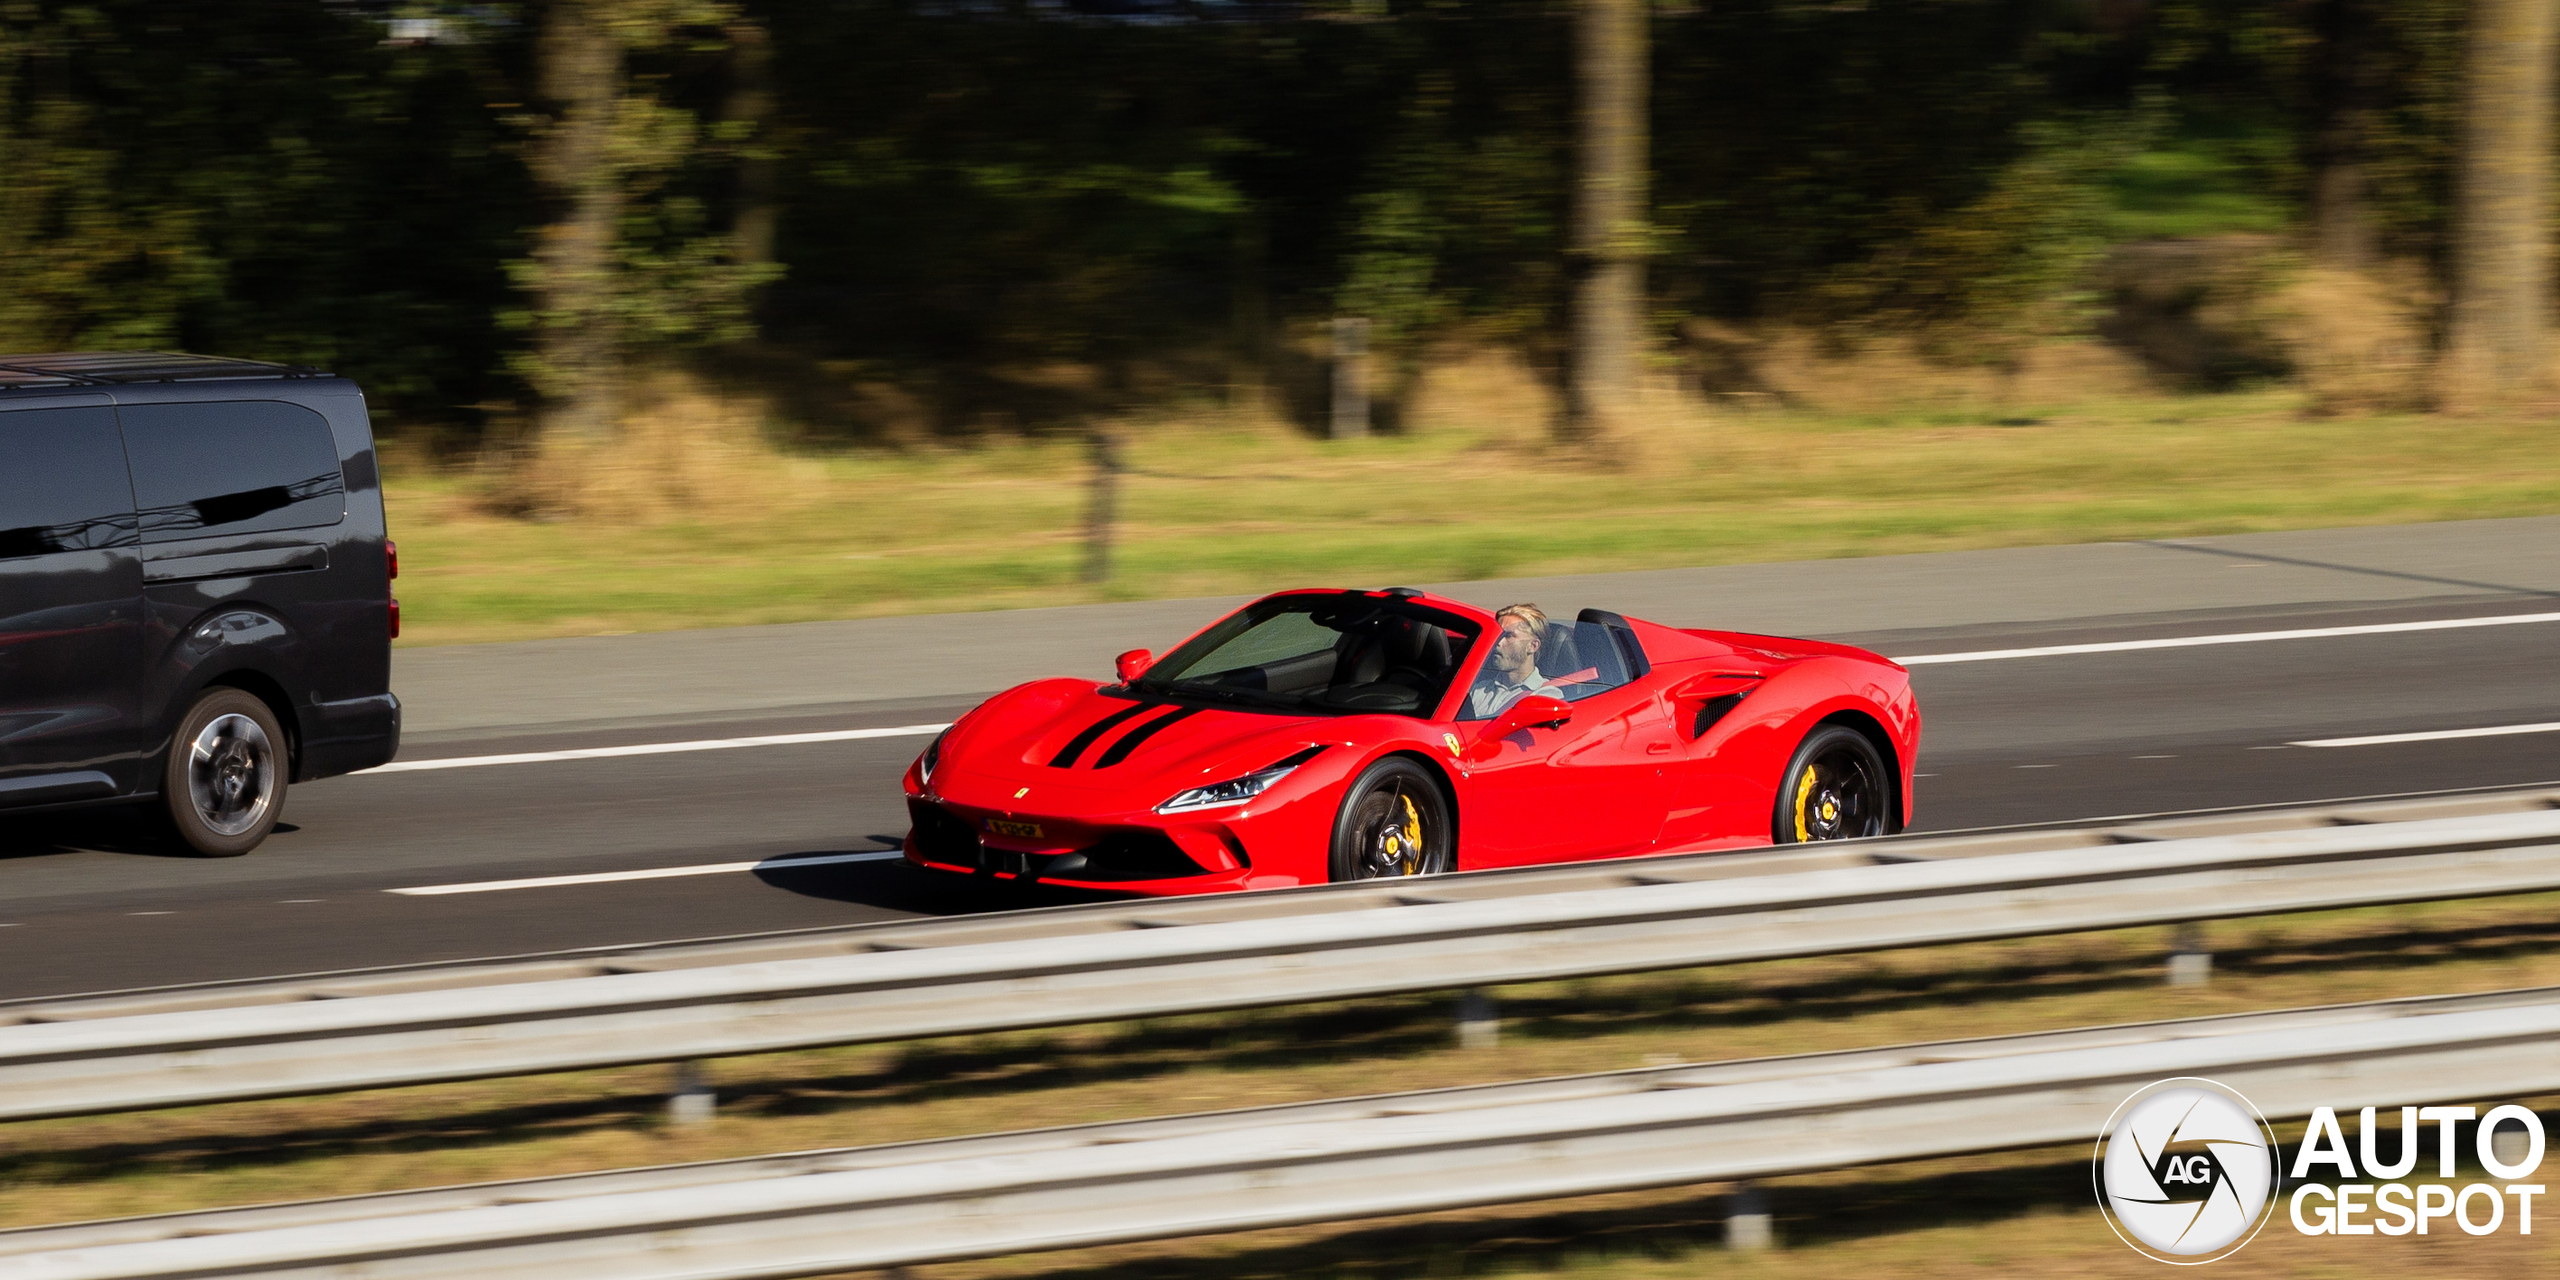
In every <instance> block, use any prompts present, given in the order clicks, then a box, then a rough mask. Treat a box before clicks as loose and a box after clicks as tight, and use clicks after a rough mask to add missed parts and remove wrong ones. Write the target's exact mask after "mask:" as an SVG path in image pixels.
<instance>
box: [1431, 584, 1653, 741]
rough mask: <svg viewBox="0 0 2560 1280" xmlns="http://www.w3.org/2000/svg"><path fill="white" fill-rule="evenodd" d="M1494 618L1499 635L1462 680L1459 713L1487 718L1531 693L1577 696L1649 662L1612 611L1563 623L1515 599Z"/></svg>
mask: <svg viewBox="0 0 2560 1280" xmlns="http://www.w3.org/2000/svg"><path fill="white" fill-rule="evenodd" d="M1494 622H1495V625H1497V626H1499V627H1501V628H1502V634H1501V635H1499V636H1497V637H1495V639H1494V644H1493V647H1492V649H1490V650H1489V651H1487V652H1486V654H1485V658H1484V662H1483V664H1482V665H1480V666H1478V667H1477V668H1476V672H1475V678H1474V679H1472V680H1470V681H1469V682H1468V683H1467V698H1466V702H1465V703H1464V704H1463V705H1461V706H1460V707H1459V708H1458V718H1459V719H1461V720H1490V719H1492V718H1494V717H1495V716H1498V715H1500V714H1502V709H1503V708H1505V707H1508V706H1510V705H1511V704H1512V703H1514V702H1517V701H1519V700H1520V699H1522V698H1525V697H1528V696H1529V695H1530V694H1533V693H1541V694H1545V695H1547V696H1548V697H1551V698H1562V699H1564V700H1565V701H1567V702H1579V701H1581V700H1582V699H1584V698H1588V697H1590V696H1592V695H1593V694H1596V693H1606V692H1608V691H1609V690H1611V689H1615V688H1618V687H1620V686H1622V685H1625V684H1627V683H1629V682H1630V681H1632V680H1633V679H1634V678H1635V677H1637V676H1640V675H1642V674H1644V673H1645V671H1647V670H1649V669H1650V668H1649V667H1647V665H1646V663H1645V658H1644V649H1643V647H1642V646H1640V645H1638V644H1637V643H1636V637H1635V632H1634V631H1633V630H1632V629H1631V628H1629V627H1628V626H1627V625H1626V622H1625V620H1624V619H1621V618H1620V617H1618V615H1616V614H1614V613H1602V612H1600V611H1598V610H1595V609H1585V610H1583V611H1582V612H1581V613H1580V614H1579V615H1578V616H1576V618H1575V619H1574V620H1573V621H1571V622H1566V621H1562V620H1561V619H1558V618H1551V617H1549V616H1547V613H1546V611H1545V610H1543V609H1540V608H1539V607H1538V606H1536V605H1534V604H1522V605H1510V606H1507V607H1505V608H1503V609H1502V610H1501V611H1500V612H1499V613H1497V614H1495V616H1494Z"/></svg>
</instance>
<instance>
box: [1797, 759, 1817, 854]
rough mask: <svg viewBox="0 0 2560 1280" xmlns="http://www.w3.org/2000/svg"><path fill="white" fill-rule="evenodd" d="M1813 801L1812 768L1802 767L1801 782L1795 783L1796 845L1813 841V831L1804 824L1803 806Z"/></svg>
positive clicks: (1809, 766) (1810, 766) (1808, 766)
mask: <svg viewBox="0 0 2560 1280" xmlns="http://www.w3.org/2000/svg"><path fill="white" fill-rule="evenodd" d="M1812 800H1813V766H1812V765H1806V766H1805V767H1804V778H1803V780H1801V781H1799V782H1797V783H1796V843H1797V844H1803V843H1805V842H1807V841H1810V840H1812V839H1813V829H1812V828H1811V827H1809V826H1807V825H1806V824H1805V817H1806V814H1805V806H1806V805H1807V804H1809V803H1810V802H1811V801H1812Z"/></svg>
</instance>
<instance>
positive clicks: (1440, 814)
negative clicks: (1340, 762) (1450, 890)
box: [1330, 756, 1458, 884]
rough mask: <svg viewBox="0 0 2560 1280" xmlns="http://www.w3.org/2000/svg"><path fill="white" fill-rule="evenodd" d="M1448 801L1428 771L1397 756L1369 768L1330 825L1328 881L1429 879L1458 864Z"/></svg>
mask: <svg viewBox="0 0 2560 1280" xmlns="http://www.w3.org/2000/svg"><path fill="white" fill-rule="evenodd" d="M1456 835H1457V832H1456V828H1455V824H1453V823H1452V822H1451V821H1450V818H1449V801H1448V798H1447V797H1446V796H1444V795H1442V794H1441V791H1440V784H1439V782H1438V781H1437V780H1435V779H1434V778H1432V776H1431V771H1430V770H1428V769H1425V768H1423V767H1422V766H1421V765H1418V764H1416V763H1414V762H1413V761H1411V760H1408V759H1405V758H1404V757H1402V756H1389V757H1388V758H1386V759H1384V760H1381V761H1379V762H1377V763H1376V764H1373V765H1371V766H1369V767H1368V769H1366V770H1365V771H1363V772H1362V773H1361V775H1360V776H1359V778H1358V779H1356V780H1355V781H1353V782H1352V784H1351V789H1350V790H1349V791H1347V792H1344V793H1343V797H1342V811H1341V812H1340V813H1339V814H1337V815H1335V817H1334V820H1333V858H1332V863H1331V866H1330V871H1331V874H1332V878H1333V880H1334V882H1335V883H1337V884H1339V883H1341V882H1342V881H1345V880H1376V879H1381V878H1384V877H1388V876H1429V875H1438V874H1440V873H1442V872H1445V871H1448V870H1451V869H1453V868H1455V867H1456V866H1457V864H1458V859H1457V841H1456V838H1455V837H1456Z"/></svg>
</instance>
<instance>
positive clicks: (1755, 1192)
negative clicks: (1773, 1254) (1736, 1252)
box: [1724, 1182, 1777, 1249]
mask: <svg viewBox="0 0 2560 1280" xmlns="http://www.w3.org/2000/svg"><path fill="white" fill-rule="evenodd" d="M1776 1236H1777V1232H1776V1231H1775V1230H1773V1229H1772V1227H1771V1225H1770V1221H1769V1196H1768V1193H1766V1192H1764V1191H1762V1190H1761V1189H1760V1188H1758V1187H1756V1186H1753V1185H1752V1184H1750V1183H1748V1182H1738V1183H1735V1184H1734V1187H1733V1192H1732V1194H1730V1195H1727V1196H1726V1197H1725V1214H1724V1247H1726V1248H1728V1249H1766V1248H1768V1247H1769V1246H1770V1245H1772V1244H1775V1243H1776V1242H1777V1240H1776Z"/></svg>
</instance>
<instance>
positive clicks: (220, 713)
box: [160, 688, 286, 858]
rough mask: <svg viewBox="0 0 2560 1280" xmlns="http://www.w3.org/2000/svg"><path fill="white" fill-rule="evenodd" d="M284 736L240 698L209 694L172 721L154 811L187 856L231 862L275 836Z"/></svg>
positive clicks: (256, 703) (271, 715)
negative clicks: (175, 728) (189, 851)
mask: <svg viewBox="0 0 2560 1280" xmlns="http://www.w3.org/2000/svg"><path fill="white" fill-rule="evenodd" d="M285 769H286V764H285V752H284V728H283V726H281V725H279V724H277V723H276V713H275V712H274V711H272V710H270V709H269V708H268V707H267V704H266V703H264V702H262V701H260V700H259V699H258V698H257V696H256V695H254V694H251V693H248V692H247V691H245V690H240V689H230V688H216V689H208V690H206V691H205V692H204V695H203V696H202V697H199V698H197V699H196V701H195V705H194V706H191V707H189V708H187V714H186V717H185V718H184V719H182V720H180V721H178V732H177V735H176V736H175V737H173V738H171V739H170V741H169V763H168V765H167V767H166V768H164V769H163V770H162V771H161V775H160V803H161V807H162V809H163V810H164V811H165V812H166V814H167V816H168V819H169V825H170V827H171V828H173V829H174V830H175V831H176V833H177V836H178V839H180V840H182V841H184V842H186V845H187V847H188V848H190V849H193V850H195V851H196V852H197V853H200V854H203V855H204V856H206V857H208V858H236V857H238V856H240V855H241V854H244V853H247V852H248V851H250V850H251V849H255V848H257V847H258V844H259V842H260V841H262V840H265V839H266V838H267V833H268V832H270V831H273V830H275V826H276V816H277V815H278V813H280V812H281V811H282V810H283V808H284V784H285Z"/></svg>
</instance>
